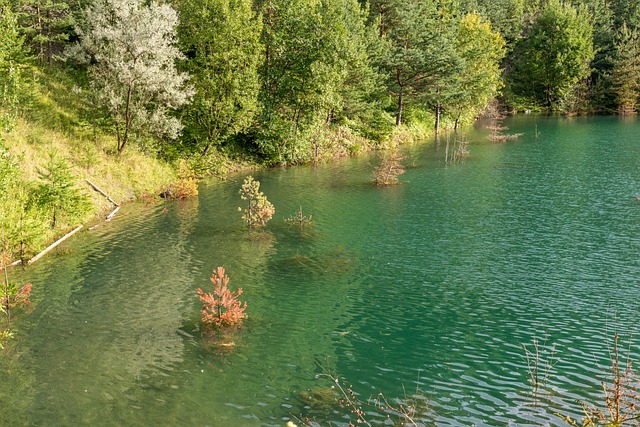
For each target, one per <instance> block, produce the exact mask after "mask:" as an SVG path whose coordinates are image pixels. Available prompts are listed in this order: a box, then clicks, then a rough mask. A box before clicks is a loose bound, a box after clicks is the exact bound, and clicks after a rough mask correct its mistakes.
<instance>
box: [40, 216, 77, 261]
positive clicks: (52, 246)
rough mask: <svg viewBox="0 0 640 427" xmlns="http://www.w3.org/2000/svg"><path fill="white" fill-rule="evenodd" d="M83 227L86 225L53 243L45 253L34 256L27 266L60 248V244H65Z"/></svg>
mask: <svg viewBox="0 0 640 427" xmlns="http://www.w3.org/2000/svg"><path fill="white" fill-rule="evenodd" d="M82 227H84V225H80V226H78V227H76V228H75V229H74V230H73V231H70V232H69V233H67V234H65V235H64V236H63V237H61V238H60V239H58V240H56V241H55V242H53V243H52V244H51V245H49V247H47V249H45V250H44V251H42V252H40V253H39V254H38V255H36V256H34V257H33V258H31V259H30V260H29V261H27V264H28V265H31V264H33V263H34V262H36V261H37V260H39V259H40V258H42V257H43V256H44V255H46V254H47V252H49V251H51V250H52V249H53V248H55V247H56V246H58V245H59V244H60V243H62V242H64V241H65V240H67V239H68V238H69V237H71V236H73V235H74V234H75V233H76V232H78V231H80V229H81V228H82Z"/></svg>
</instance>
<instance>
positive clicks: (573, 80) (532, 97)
mask: <svg viewBox="0 0 640 427" xmlns="http://www.w3.org/2000/svg"><path fill="white" fill-rule="evenodd" d="M593 58H594V49H593V26H592V23H591V18H590V16H589V14H588V12H587V10H586V8H584V7H579V8H575V7H573V6H571V5H570V4H569V3H561V2H560V0H550V1H549V2H548V3H546V5H545V6H544V7H543V9H542V10H541V12H540V16H539V17H538V18H537V20H536V21H535V22H534V24H533V26H532V27H531V30H530V31H529V32H528V34H526V36H525V37H524V38H523V39H522V40H521V41H520V42H519V43H518V45H517V46H516V48H515V52H514V57H512V63H513V70H512V71H511V72H510V75H509V77H510V89H511V91H512V92H513V93H514V94H515V95H516V96H520V97H523V98H525V99H527V100H528V102H530V103H531V104H532V105H539V106H544V107H546V108H550V109H559V108H560V105H561V103H562V101H563V100H565V99H566V98H567V97H569V96H570V95H571V92H572V90H573V89H574V88H575V87H576V85H577V84H578V82H580V81H581V80H583V79H585V78H587V77H588V76H589V73H590V68H589V64H590V62H591V60H592V59H593Z"/></svg>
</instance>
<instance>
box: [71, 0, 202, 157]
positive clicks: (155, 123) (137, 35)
mask: <svg viewBox="0 0 640 427" xmlns="http://www.w3.org/2000/svg"><path fill="white" fill-rule="evenodd" d="M177 24H178V16H177V14H176V12H175V10H173V9H172V8H171V7H170V6H169V5H164V4H163V5H159V4H157V3H155V2H151V3H150V4H149V5H148V6H147V5H145V3H143V2H141V1H140V0H131V1H127V0H99V1H97V2H95V3H94V4H93V6H92V7H90V8H89V9H87V10H86V12H85V23H84V26H83V27H82V28H78V29H77V31H78V34H79V37H80V42H79V43H78V44H76V45H74V47H73V49H70V50H69V52H68V55H69V56H70V57H72V58H75V59H76V60H78V61H80V62H84V63H87V64H88V66H89V75H90V78H91V89H92V91H93V93H94V96H95V98H94V100H95V102H96V104H97V107H99V108H101V109H103V110H104V111H105V112H106V113H107V114H108V116H109V117H110V118H111V119H112V120H113V126H114V131H115V134H116V137H117V139H118V147H117V148H118V152H120V153H121V152H122V151H123V150H124V148H125V146H126V145H127V142H128V141H129V139H130V136H131V135H138V136H139V137H143V136H147V135H153V136H156V137H166V138H169V139H175V138H177V137H178V135H179V133H180V130H181V128H182V125H181V124H180V121H179V120H178V119H177V118H176V117H173V116H171V115H170V114H169V112H170V111H171V110H175V109H176V108H178V107H180V106H182V105H185V104H187V103H188V102H189V100H190V98H191V95H192V91H191V89H190V88H187V86H186V82H187V79H188V75H187V74H186V73H179V72H178V71H177V70H176V67H175V62H176V61H177V60H178V59H179V58H181V55H180V52H179V51H178V49H177V47H176V46H175V32H176V26H177Z"/></svg>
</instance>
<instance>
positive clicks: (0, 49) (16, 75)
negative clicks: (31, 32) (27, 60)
mask: <svg viewBox="0 0 640 427" xmlns="http://www.w3.org/2000/svg"><path fill="white" fill-rule="evenodd" d="M22 43H23V39H22V37H21V36H20V34H19V29H18V20H17V16H16V14H15V13H14V12H13V10H12V8H11V6H10V5H9V3H8V1H7V0H0V129H3V130H8V129H11V128H12V127H13V125H14V123H15V119H16V117H17V111H18V99H19V95H20V90H21V86H22V79H21V75H20V63H21V59H22Z"/></svg>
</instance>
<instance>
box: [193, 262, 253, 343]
mask: <svg viewBox="0 0 640 427" xmlns="http://www.w3.org/2000/svg"><path fill="white" fill-rule="evenodd" d="M211 283H212V284H213V288H214V290H213V293H209V292H204V291H203V290H202V289H200V288H198V296H199V297H200V301H202V302H203V303H204V305H203V306H202V310H200V311H201V313H202V324H203V325H204V326H205V327H206V328H208V329H209V330H212V329H217V328H220V327H223V326H230V325H236V324H238V323H240V322H241V321H242V320H243V319H246V317H247V315H246V313H245V312H244V311H245V309H246V308H247V303H246V302H245V303H244V304H242V303H241V302H240V300H239V299H238V297H240V295H242V288H238V290H237V291H235V292H231V291H230V290H229V288H227V285H228V284H229V276H227V275H226V274H225V271H224V267H218V268H217V269H215V270H213V274H212V275H211Z"/></svg>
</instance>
